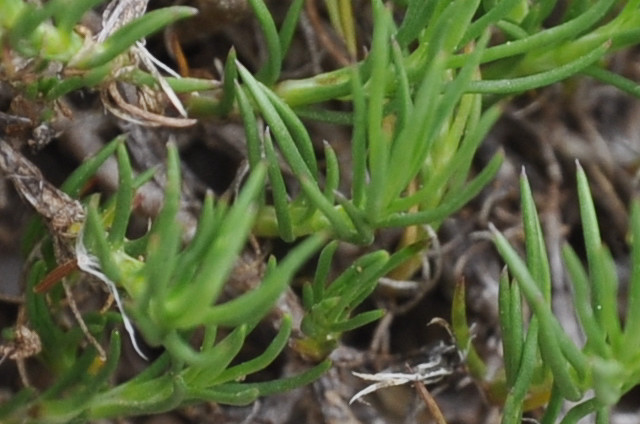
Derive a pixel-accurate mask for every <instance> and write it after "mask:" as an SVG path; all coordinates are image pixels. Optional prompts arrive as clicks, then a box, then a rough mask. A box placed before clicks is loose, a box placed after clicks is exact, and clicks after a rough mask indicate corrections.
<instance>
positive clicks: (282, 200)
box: [264, 128, 295, 243]
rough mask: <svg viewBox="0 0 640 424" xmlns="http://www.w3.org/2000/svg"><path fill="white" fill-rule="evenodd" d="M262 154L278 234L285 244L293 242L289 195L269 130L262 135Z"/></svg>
mask: <svg viewBox="0 0 640 424" xmlns="http://www.w3.org/2000/svg"><path fill="white" fill-rule="evenodd" d="M264 152H265V156H266V158H267V165H268V168H267V169H268V172H269V182H270V183H271V192H272V196H273V207H274V209H275V211H276V218H277V220H278V233H279V235H280V237H281V238H282V240H284V241H285V242H289V243H290V242H292V241H293V240H295V235H294V234H293V223H292V220H291V211H290V210H289V206H290V205H289V194H288V193H287V187H286V185H285V183H284V177H283V176H282V171H281V170H280V163H279V161H278V157H277V156H276V152H275V150H274V148H273V142H272V141H271V134H270V132H269V128H267V131H265V134H264Z"/></svg>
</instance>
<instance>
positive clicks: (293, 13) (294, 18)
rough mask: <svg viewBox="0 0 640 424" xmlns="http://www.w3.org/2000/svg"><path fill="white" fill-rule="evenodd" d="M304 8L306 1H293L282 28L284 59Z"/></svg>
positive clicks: (281, 47)
mask: <svg viewBox="0 0 640 424" xmlns="http://www.w3.org/2000/svg"><path fill="white" fill-rule="evenodd" d="M302 6H304V0H293V1H292V2H291V6H289V9H288V10H287V14H286V15H285V17H284V21H283V22H282V26H281V27H280V35H279V37H280V52H281V54H282V56H283V57H284V56H286V54H287V51H288V50H289V46H290V45H291V40H292V39H293V34H294V32H295V30H296V27H297V26H298V20H299V19H300V12H302Z"/></svg>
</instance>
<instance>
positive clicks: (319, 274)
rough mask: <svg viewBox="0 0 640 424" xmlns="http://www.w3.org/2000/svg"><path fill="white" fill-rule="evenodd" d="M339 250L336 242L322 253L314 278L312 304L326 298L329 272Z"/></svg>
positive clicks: (327, 246)
mask: <svg viewBox="0 0 640 424" xmlns="http://www.w3.org/2000/svg"><path fill="white" fill-rule="evenodd" d="M337 248H338V242H337V241H336V240H334V241H332V242H330V243H329V244H327V245H326V246H325V247H324V248H323V249H322V251H321V252H320V257H319V258H318V265H317V266H316V273H315V276H314V278H313V302H312V304H316V303H319V302H320V301H322V300H323V299H324V298H325V287H326V286H327V279H328V278H329V272H330V271H331V261H332V259H333V255H334V254H335V252H336V249H337Z"/></svg>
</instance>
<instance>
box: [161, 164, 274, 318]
mask: <svg viewBox="0 0 640 424" xmlns="http://www.w3.org/2000/svg"><path fill="white" fill-rule="evenodd" d="M265 174H266V169H265V166H264V165H261V166H258V167H257V168H256V169H255V170H254V171H253V172H252V173H251V175H250V177H249V179H248V181H247V183H246V184H245V186H244V188H243V189H242V191H241V192H240V195H239V196H238V198H237V199H236V201H235V203H234V204H233V206H232V207H231V209H230V210H229V212H228V213H227V214H226V215H225V217H224V220H223V222H221V223H220V231H219V232H217V234H216V237H215V239H214V240H212V241H211V243H210V246H209V249H208V250H207V252H206V253H205V254H204V256H203V257H202V259H201V264H200V268H199V270H198V272H197V274H196V275H195V277H194V278H193V280H192V281H191V284H190V286H189V287H188V289H187V287H176V288H175V290H173V292H172V293H171V294H170V295H169V296H168V298H167V300H166V301H165V302H164V303H163V305H162V306H163V308H164V311H165V317H166V318H165V319H166V320H167V325H170V326H171V327H173V328H189V327H191V326H194V325H199V324H201V323H202V322H203V320H204V319H205V317H206V316H207V310H208V309H210V308H211V305H212V304H213V303H214V302H215V300H216V299H217V298H218V296H219V294H220V292H221V290H222V288H223V285H224V283H225V281H226V279H227V278H228V276H229V274H230V273H231V271H232V270H233V266H234V262H235V258H237V256H238V254H239V253H240V251H241V249H242V248H243V246H244V245H245V243H246V240H247V237H248V235H249V232H250V231H251V226H252V225H253V220H254V219H255V214H256V212H257V205H256V199H257V197H258V195H259V194H260V193H261V191H262V190H263V186H264V179H265V176H266V175H265ZM256 291H259V290H256ZM194 293H197V295H196V296H194ZM252 293H254V292H252ZM243 297H244V296H243ZM213 308H214V309H216V308H217V307H213ZM236 311H238V310H236ZM246 312H248V313H249V314H251V313H252V312H254V311H251V310H249V311H246ZM247 319H248V318H247ZM244 322H245V321H236V322H234V324H232V325H240V324H243V323H244ZM210 323H211V324H214V322H213V321H210Z"/></svg>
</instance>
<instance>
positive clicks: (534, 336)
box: [502, 299, 538, 423]
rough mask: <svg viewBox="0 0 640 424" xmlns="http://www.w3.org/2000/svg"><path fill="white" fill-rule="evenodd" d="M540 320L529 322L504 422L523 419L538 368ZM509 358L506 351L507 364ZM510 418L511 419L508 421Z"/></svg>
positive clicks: (510, 390) (504, 412)
mask: <svg viewBox="0 0 640 424" xmlns="http://www.w3.org/2000/svg"><path fill="white" fill-rule="evenodd" d="M518 300H519V299H518ZM537 342H538V320H537V319H536V318H535V317H534V318H533V319H532V320H531V322H530V324H529V331H528V332H527V337H526V340H525V342H524V344H522V346H521V349H522V350H521V353H520V356H519V357H518V358H517V359H518V361H517V362H518V369H517V370H516V372H517V374H515V375H514V376H513V381H512V382H511V383H508V384H509V386H510V389H509V393H508V395H507V399H506V401H505V404H504V411H503V417H504V418H503V421H502V422H503V423H504V422H512V423H517V422H521V421H522V409H523V405H524V402H525V397H526V396H527V393H528V392H529V388H530V387H531V380H532V379H533V374H534V371H535V370H536V366H537V364H536V360H537V354H538V346H537ZM507 359H508V356H507V353H506V351H505V365H506V361H507ZM506 419H508V420H509V421H506Z"/></svg>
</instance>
